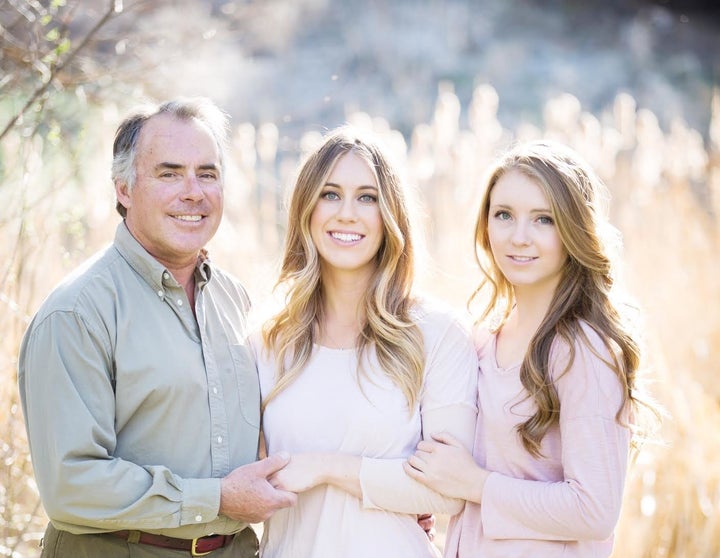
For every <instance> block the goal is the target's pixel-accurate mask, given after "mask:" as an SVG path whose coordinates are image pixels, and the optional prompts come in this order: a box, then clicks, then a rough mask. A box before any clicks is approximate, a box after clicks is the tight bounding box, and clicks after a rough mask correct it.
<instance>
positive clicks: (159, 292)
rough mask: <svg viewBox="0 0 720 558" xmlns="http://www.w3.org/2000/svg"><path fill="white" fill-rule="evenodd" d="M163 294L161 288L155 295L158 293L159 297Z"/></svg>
mask: <svg viewBox="0 0 720 558" xmlns="http://www.w3.org/2000/svg"><path fill="white" fill-rule="evenodd" d="M164 294H165V293H164V292H162V290H160V291H158V292H157V295H158V296H159V297H160V298H162V296H163V295H164Z"/></svg>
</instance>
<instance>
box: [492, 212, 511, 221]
mask: <svg viewBox="0 0 720 558" xmlns="http://www.w3.org/2000/svg"><path fill="white" fill-rule="evenodd" d="M494 217H495V218H496V219H499V220H500V221H507V220H508V219H510V218H511V216H510V213H508V212H507V211H505V210H504V209H501V210H500V211H496V212H495V215H494Z"/></svg>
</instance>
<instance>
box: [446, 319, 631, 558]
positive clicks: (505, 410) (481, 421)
mask: <svg viewBox="0 0 720 558" xmlns="http://www.w3.org/2000/svg"><path fill="white" fill-rule="evenodd" d="M582 327H583V331H584V332H585V335H586V337H587V340H588V342H589V345H588V342H584V341H583V340H581V339H578V340H576V342H575V347H574V348H575V357H574V360H573V364H572V366H571V367H570V369H569V370H568V371H567V373H565V374H562V371H563V370H564V369H565V367H566V365H567V362H568V356H569V353H570V351H569V346H568V345H567V343H565V342H562V341H556V342H555V344H554V346H553V348H552V350H551V353H550V362H551V375H552V377H553V381H554V383H555V386H556V389H557V393H558V396H559V398H560V420H559V424H557V425H556V426H554V427H552V428H551V429H550V430H549V431H548V432H547V434H546V435H545V437H544V438H543V441H542V453H543V455H544V457H542V458H540V459H538V458H535V457H532V456H531V455H530V454H529V453H528V452H527V451H526V450H525V449H524V447H523V445H522V442H521V439H520V436H519V435H518V433H517V431H516V426H517V425H518V424H520V423H522V422H524V421H525V420H526V419H527V418H528V417H529V416H531V415H532V414H533V412H534V403H533V402H532V401H531V400H528V399H525V394H526V392H525V390H524V388H523V387H522V384H521V383H520V374H519V373H520V363H518V364H516V365H514V366H511V367H508V368H501V367H500V366H498V364H497V359H496V357H495V347H496V335H491V334H489V333H487V332H486V331H477V332H476V334H475V339H476V346H477V348H478V356H479V366H480V372H479V378H478V393H479V400H478V407H479V412H478V419H477V426H476V432H475V444H474V450H473V454H474V456H475V460H476V461H477V463H478V464H479V465H481V466H483V467H485V468H486V469H488V470H489V471H492V473H491V474H490V476H489V477H488V479H487V481H486V484H485V487H484V491H483V496H482V502H481V503H480V504H476V503H471V502H468V503H467V505H466V507H465V510H464V512H462V513H461V514H460V515H458V516H455V517H454V518H453V519H452V521H451V523H450V526H449V528H448V538H447V542H446V545H445V556H446V557H459V558H466V557H478V556H482V557H483V558H494V557H498V558H500V557H501V558H513V557H527V556H542V557H543V558H552V557H555V556H558V557H559V556H562V557H563V558H570V557H576V556H577V557H583V558H599V557H607V556H609V555H610V554H611V552H612V546H613V530H614V528H615V525H616V523H617V521H618V517H619V515H620V507H621V504H622V497H623V487H624V484H625V475H626V471H627V461H628V452H629V446H630V432H629V429H628V428H627V427H626V426H623V425H622V424H619V423H618V421H617V420H616V418H615V417H616V413H617V411H618V409H619V408H620V404H621V401H622V387H621V385H620V382H619V381H618V378H617V376H616V374H615V372H614V371H613V370H612V369H611V368H610V367H609V366H608V365H607V364H606V362H604V361H607V360H609V353H608V350H607V349H606V347H605V345H604V344H603V343H602V341H601V339H600V337H599V336H598V334H597V333H596V332H595V331H594V330H593V329H592V328H590V327H589V326H588V325H587V324H584V323H583V324H582ZM598 355H599V356H598ZM623 422H624V421H623Z"/></svg>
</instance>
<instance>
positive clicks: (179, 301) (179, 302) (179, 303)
mask: <svg viewBox="0 0 720 558" xmlns="http://www.w3.org/2000/svg"><path fill="white" fill-rule="evenodd" d="M177 303H178V306H182V300H180V299H179V298H178V300H177Z"/></svg>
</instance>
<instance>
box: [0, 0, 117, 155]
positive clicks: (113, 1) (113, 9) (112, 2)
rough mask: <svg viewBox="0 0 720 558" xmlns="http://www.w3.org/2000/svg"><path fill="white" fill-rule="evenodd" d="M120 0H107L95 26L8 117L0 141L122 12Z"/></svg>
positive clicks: (0, 133) (0, 134)
mask: <svg viewBox="0 0 720 558" xmlns="http://www.w3.org/2000/svg"><path fill="white" fill-rule="evenodd" d="M122 9H123V8H122V1H120V0H109V5H108V10H107V11H106V12H105V13H104V14H103V16H102V17H101V18H100V19H99V20H98V22H97V23H96V24H95V26H94V27H93V28H92V29H91V30H90V31H89V32H88V34H87V35H85V37H84V38H83V40H82V41H81V42H80V44H79V45H78V46H77V47H75V48H74V49H73V50H72V51H71V52H70V53H69V54H68V56H67V57H66V58H65V60H63V61H61V62H58V64H57V65H55V66H54V67H53V69H52V70H51V71H50V74H49V76H48V77H47V79H46V80H45V82H44V83H43V84H42V85H41V86H40V87H38V88H37V89H36V90H35V92H34V93H33V94H32V95H31V97H30V98H29V99H28V101H27V102H26V103H25V106H23V108H22V109H20V111H18V113H17V114H16V115H15V116H14V117H13V118H11V119H10V122H8V123H7V125H6V126H5V128H4V129H3V131H2V132H0V141H2V139H3V138H4V137H5V136H6V135H7V134H8V133H9V132H10V130H12V128H13V127H14V126H15V124H17V122H18V120H19V119H20V117H21V116H22V115H23V114H24V113H25V112H26V111H27V110H28V109H29V108H30V107H31V106H33V104H35V102H36V101H37V100H38V99H39V98H40V97H41V96H42V95H43V94H44V93H45V91H47V89H48V87H50V85H51V84H52V82H53V80H54V79H55V77H56V76H57V75H58V74H59V73H60V72H62V71H63V70H64V69H65V68H66V67H67V66H68V65H69V64H70V63H71V62H72V61H73V60H74V59H75V57H76V56H77V55H78V53H80V52H81V51H82V50H83V49H84V48H85V47H86V46H87V44H88V43H89V42H90V40H91V39H92V38H93V37H94V36H95V35H96V34H97V32H98V31H100V29H101V28H102V27H103V26H104V25H105V24H106V23H107V22H108V21H110V20H111V19H112V18H113V16H114V15H115V14H119V13H121V12H122Z"/></svg>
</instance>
